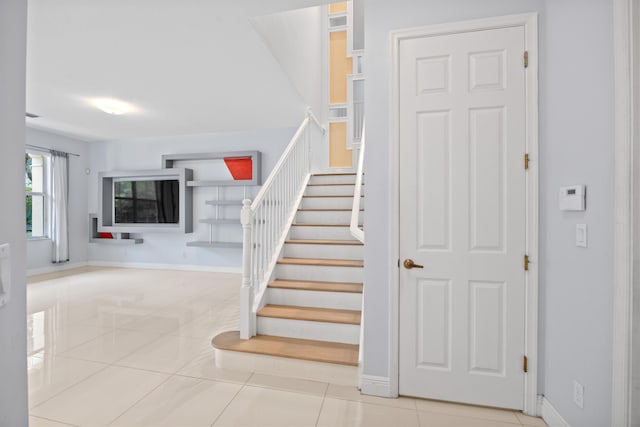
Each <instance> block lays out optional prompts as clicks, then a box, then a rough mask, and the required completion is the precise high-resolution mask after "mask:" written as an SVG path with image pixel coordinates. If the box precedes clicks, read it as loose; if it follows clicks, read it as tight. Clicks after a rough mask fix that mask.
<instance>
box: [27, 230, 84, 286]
mask: <svg viewBox="0 0 640 427" xmlns="http://www.w3.org/2000/svg"><path fill="white" fill-rule="evenodd" d="M42 240H49V239H42ZM87 265H89V264H88V263H87V262H86V261H81V262H67V263H64V264H52V265H51V266H50V267H40V268H31V269H29V270H27V277H32V276H39V275H41V274H50V273H57V272H58V271H66V270H73V269H76V268H82V267H86V266H87Z"/></svg>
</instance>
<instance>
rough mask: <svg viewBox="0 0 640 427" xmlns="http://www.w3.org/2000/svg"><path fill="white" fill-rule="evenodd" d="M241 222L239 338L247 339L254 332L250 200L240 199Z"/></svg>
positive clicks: (251, 215)
mask: <svg viewBox="0 0 640 427" xmlns="http://www.w3.org/2000/svg"><path fill="white" fill-rule="evenodd" d="M240 221H241V222H242V286H241V287H240V338H242V339H245V340H246V339H249V338H251V337H252V336H253V335H255V332H254V324H255V322H254V321H253V316H254V314H253V283H252V280H251V277H252V272H251V252H252V250H251V249H252V246H253V242H252V241H251V234H252V233H251V231H252V230H251V228H252V227H253V211H252V210H251V200H249V199H245V200H243V201H242V212H241V214H240Z"/></svg>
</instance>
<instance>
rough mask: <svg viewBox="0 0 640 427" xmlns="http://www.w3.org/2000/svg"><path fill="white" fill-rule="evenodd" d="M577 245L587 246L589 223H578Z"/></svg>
mask: <svg viewBox="0 0 640 427" xmlns="http://www.w3.org/2000/svg"><path fill="white" fill-rule="evenodd" d="M576 246H577V247H579V248H586V247H587V224H576Z"/></svg>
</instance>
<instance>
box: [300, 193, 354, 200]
mask: <svg viewBox="0 0 640 427" xmlns="http://www.w3.org/2000/svg"><path fill="white" fill-rule="evenodd" d="M327 197H338V198H344V197H349V198H351V199H353V196H351V195H349V196H340V195H329V196H302V198H303V199H304V198H310V199H314V198H320V199H322V198H327ZM360 197H364V194H363V195H361V196H360Z"/></svg>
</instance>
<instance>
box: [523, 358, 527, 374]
mask: <svg viewBox="0 0 640 427" xmlns="http://www.w3.org/2000/svg"><path fill="white" fill-rule="evenodd" d="M527 362H528V360H527V356H522V370H523V371H524V372H528V369H527V368H528V367H527Z"/></svg>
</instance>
